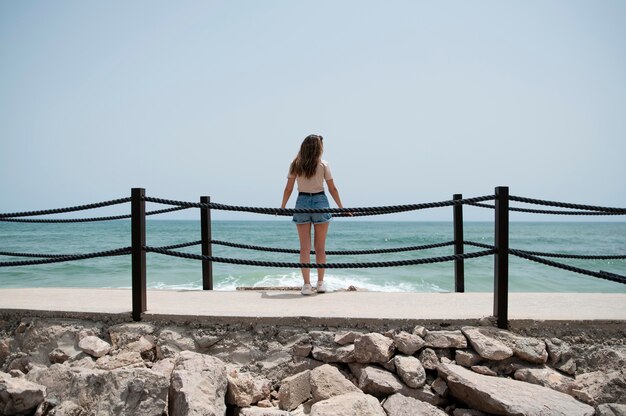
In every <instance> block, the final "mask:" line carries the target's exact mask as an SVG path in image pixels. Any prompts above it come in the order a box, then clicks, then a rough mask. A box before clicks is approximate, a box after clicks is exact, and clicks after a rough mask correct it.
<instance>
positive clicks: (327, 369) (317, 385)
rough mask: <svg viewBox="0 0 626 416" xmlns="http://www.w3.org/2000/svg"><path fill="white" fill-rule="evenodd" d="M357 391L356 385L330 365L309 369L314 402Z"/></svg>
mask: <svg viewBox="0 0 626 416" xmlns="http://www.w3.org/2000/svg"><path fill="white" fill-rule="evenodd" d="M359 391H360V390H359V388H358V387H356V386H355V385H354V384H352V383H351V382H350V381H349V380H348V379H347V378H345V377H344V376H343V375H342V374H341V373H340V372H339V370H338V369H337V368H335V367H333V366H331V365H328V364H326V365H323V366H321V367H317V368H315V369H313V370H312V371H311V394H312V395H313V400H314V401H316V402H318V401H322V400H326V399H329V398H331V397H333V396H339V395H341V394H345V393H352V392H359Z"/></svg>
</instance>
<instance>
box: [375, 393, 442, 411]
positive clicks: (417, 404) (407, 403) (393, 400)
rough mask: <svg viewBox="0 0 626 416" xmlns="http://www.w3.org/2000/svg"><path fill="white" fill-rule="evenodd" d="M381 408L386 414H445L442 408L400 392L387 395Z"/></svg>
mask: <svg viewBox="0 0 626 416" xmlns="http://www.w3.org/2000/svg"><path fill="white" fill-rule="evenodd" d="M383 409H384V410H385V412H387V416H415V415H420V416H447V415H448V414H447V413H446V412H444V411H443V410H440V409H439V408H437V407H435V406H433V405H432V404H428V403H426V402H422V401H419V400H416V399H413V398H411V397H407V396H403V395H402V394H400V393H396V394H393V395H391V396H389V397H388V398H387V399H385V401H384V402H383Z"/></svg>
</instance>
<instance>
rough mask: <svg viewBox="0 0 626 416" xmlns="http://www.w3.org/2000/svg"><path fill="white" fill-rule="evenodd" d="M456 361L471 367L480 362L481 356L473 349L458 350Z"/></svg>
mask: <svg viewBox="0 0 626 416" xmlns="http://www.w3.org/2000/svg"><path fill="white" fill-rule="evenodd" d="M470 342H471V340H470ZM454 361H456V363H457V364H458V365H462V366H463V367H468V368H469V367H471V366H473V365H476V364H478V363H479V362H480V361H481V356H480V355H479V354H478V353H476V352H474V351H472V350H456V353H455V356H454Z"/></svg>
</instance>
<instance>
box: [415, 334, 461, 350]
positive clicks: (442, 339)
mask: <svg viewBox="0 0 626 416" xmlns="http://www.w3.org/2000/svg"><path fill="white" fill-rule="evenodd" d="M424 341H425V342H426V346H427V347H429V348H467V339H466V338H465V335H463V333H462V332H461V331H428V333H427V334H426V336H425V337H424Z"/></svg>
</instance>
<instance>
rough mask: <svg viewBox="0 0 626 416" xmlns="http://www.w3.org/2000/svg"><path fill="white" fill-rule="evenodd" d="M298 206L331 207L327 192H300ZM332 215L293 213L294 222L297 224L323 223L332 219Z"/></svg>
mask: <svg viewBox="0 0 626 416" xmlns="http://www.w3.org/2000/svg"><path fill="white" fill-rule="evenodd" d="M296 208H330V204H329V203H328V198H326V194H323V193H320V194H316V195H307V194H298V199H297V200H296ZM331 218H332V215H330V214H329V213H327V212H326V213H323V214H308V213H307V214H293V222H295V223H296V224H308V223H313V224H323V223H325V222H328V221H330V219H331Z"/></svg>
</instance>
